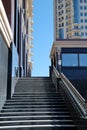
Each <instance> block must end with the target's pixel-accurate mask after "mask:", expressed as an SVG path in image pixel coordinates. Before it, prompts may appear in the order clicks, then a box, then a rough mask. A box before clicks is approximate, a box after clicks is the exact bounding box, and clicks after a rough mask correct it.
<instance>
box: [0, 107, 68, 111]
mask: <svg viewBox="0 0 87 130" xmlns="http://www.w3.org/2000/svg"><path fill="white" fill-rule="evenodd" d="M30 111H31V112H33V111H40V112H41V111H43V112H44V111H50V112H51V111H55V112H56V111H60V112H65V111H67V109H66V108H55V107H45V108H43V107H42V108H41V107H31V108H26V109H24V108H21V109H20V108H13V109H10V108H9V109H2V110H1V112H30Z"/></svg>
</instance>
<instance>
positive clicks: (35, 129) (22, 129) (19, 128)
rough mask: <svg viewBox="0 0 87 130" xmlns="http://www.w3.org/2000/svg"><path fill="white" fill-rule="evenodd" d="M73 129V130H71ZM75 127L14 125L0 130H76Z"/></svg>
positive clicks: (63, 125) (64, 125)
mask: <svg viewBox="0 0 87 130" xmlns="http://www.w3.org/2000/svg"><path fill="white" fill-rule="evenodd" d="M73 128H74V129H73ZM75 128H76V126H75V125H73V124H72V125H67V124H62V125H58V124H56V125H53V124H49V125H45V124H44V125H15V126H1V127H0V129H1V130H3V129H4V130H5V129H8V130H30V129H31V130H44V129H45V130H71V129H73V130H76V129H75Z"/></svg>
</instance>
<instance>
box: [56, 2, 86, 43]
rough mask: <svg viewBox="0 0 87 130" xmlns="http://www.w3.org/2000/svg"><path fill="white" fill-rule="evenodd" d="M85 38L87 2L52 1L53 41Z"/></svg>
mask: <svg viewBox="0 0 87 130" xmlns="http://www.w3.org/2000/svg"><path fill="white" fill-rule="evenodd" d="M86 38H87V0H54V39H55V41H56V40H57V39H86Z"/></svg>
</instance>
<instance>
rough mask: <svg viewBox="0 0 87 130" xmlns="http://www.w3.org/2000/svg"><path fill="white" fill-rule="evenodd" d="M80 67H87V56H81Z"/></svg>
mask: <svg viewBox="0 0 87 130" xmlns="http://www.w3.org/2000/svg"><path fill="white" fill-rule="evenodd" d="M79 61H80V66H86V67H87V54H79Z"/></svg>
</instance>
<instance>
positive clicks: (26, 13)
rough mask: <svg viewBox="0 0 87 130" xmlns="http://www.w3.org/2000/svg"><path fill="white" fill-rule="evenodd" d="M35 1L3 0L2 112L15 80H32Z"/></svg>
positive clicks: (0, 20) (0, 13)
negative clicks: (21, 78)
mask: <svg viewBox="0 0 87 130" xmlns="http://www.w3.org/2000/svg"><path fill="white" fill-rule="evenodd" d="M32 4H33V0H0V61H1V62H0V109H1V107H2V105H3V103H4V101H5V100H6V99H10V97H11V95H12V92H13V91H14V88H13V85H11V83H13V80H14V78H16V77H17V78H18V77H27V76H31V71H32V60H31V56H32V50H31V49H32V47H33V45H32V40H33V36H32V32H33V29H32V25H33V20H32V17H33V13H32V12H33V5H32Z"/></svg>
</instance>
